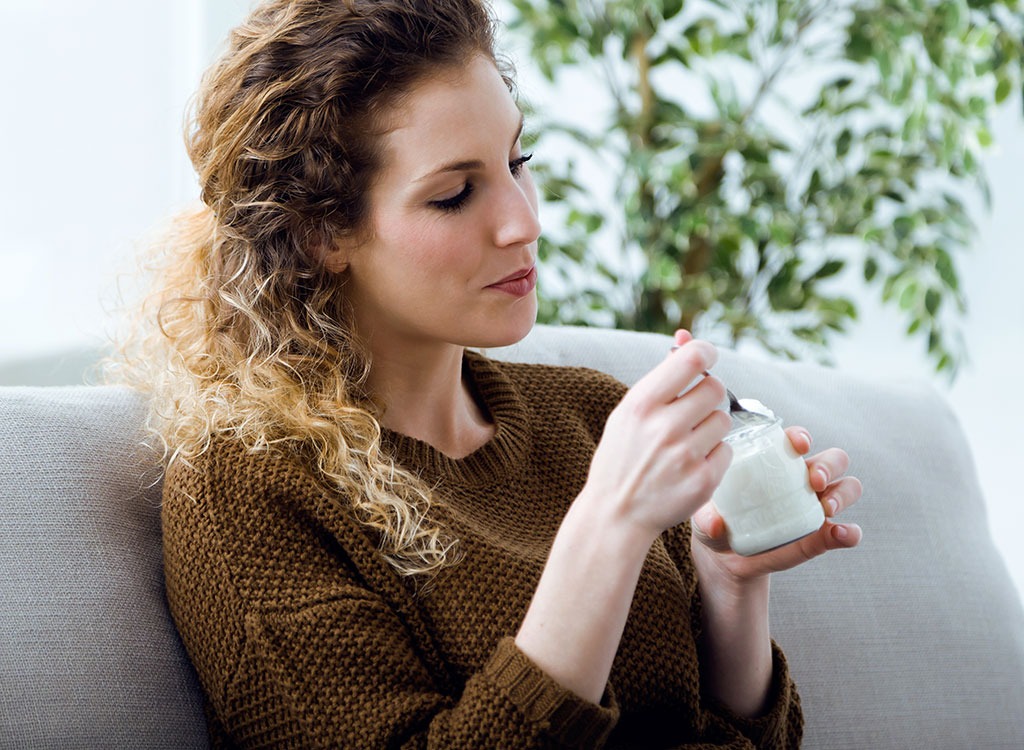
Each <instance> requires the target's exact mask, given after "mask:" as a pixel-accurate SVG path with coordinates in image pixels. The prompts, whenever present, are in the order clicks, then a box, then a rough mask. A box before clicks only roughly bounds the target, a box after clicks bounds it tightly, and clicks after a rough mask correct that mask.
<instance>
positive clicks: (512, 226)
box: [495, 172, 540, 247]
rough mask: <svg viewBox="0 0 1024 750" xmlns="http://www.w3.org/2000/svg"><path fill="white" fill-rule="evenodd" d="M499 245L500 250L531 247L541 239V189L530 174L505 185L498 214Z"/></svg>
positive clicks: (525, 174)
mask: <svg viewBox="0 0 1024 750" xmlns="http://www.w3.org/2000/svg"><path fill="white" fill-rule="evenodd" d="M495 221H496V229H495V243H496V244H497V245H498V247H512V246H522V245H529V244H530V243H532V242H536V241H537V238H538V237H540V219H539V218H538V215H537V189H536V188H535V187H534V184H533V178H532V177H530V173H529V172H526V173H524V174H523V175H521V176H520V177H519V178H518V179H517V178H516V177H514V176H513V175H511V174H510V175H509V177H508V180H506V181H503V183H502V190H501V192H500V194H499V196H498V205H497V208H496V210H495Z"/></svg>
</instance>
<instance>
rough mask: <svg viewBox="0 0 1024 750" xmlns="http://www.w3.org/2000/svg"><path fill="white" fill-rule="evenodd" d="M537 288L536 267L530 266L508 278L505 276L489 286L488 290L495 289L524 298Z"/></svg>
mask: <svg viewBox="0 0 1024 750" xmlns="http://www.w3.org/2000/svg"><path fill="white" fill-rule="evenodd" d="M536 286H537V267H536V266H530V267H529V268H523V269H520V270H519V271H516V272H515V273H513V274H511V275H510V276H506V277H505V278H504V279H502V280H501V281H499V282H497V283H496V284H491V285H490V286H488V287H487V288H488V289H495V290H497V291H499V292H504V293H505V294H511V295H512V296H513V297H525V296H526V295H527V294H529V293H530V292H532V291H533V289H534V287H536Z"/></svg>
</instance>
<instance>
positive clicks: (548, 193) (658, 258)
mask: <svg viewBox="0 0 1024 750" xmlns="http://www.w3.org/2000/svg"><path fill="white" fill-rule="evenodd" d="M510 3H511V6H512V8H513V12H514V15H513V18H512V19H511V21H510V24H509V25H510V28H511V30H512V32H513V33H514V34H518V35H519V36H520V38H521V39H523V41H524V42H525V43H526V45H528V49H529V50H530V55H531V56H532V58H533V59H534V61H535V62H536V64H537V65H538V66H539V68H540V70H541V71H542V72H543V73H544V75H545V76H546V77H547V78H548V79H549V80H550V81H551V82H552V83H560V82H561V83H563V84H564V79H565V77H566V76H567V75H570V74H571V75H573V76H576V77H577V78H584V79H586V80H588V81H589V83H587V84H586V85H588V86H589V87H590V88H591V89H592V90H595V91H600V92H603V95H604V96H606V98H607V102H608V106H607V108H606V110H605V111H606V113H607V118H606V119H605V120H604V121H602V122H598V123H580V122H572V121H570V120H566V119H559V120H555V119H553V118H548V119H540V120H539V121H538V122H535V123H534V130H535V132H536V133H537V134H538V135H537V136H536V137H537V138H538V139H539V141H540V144H539V145H541V146H545V145H548V144H556V143H558V142H557V140H556V139H559V138H561V139H562V140H561V142H560V144H561V145H559V146H558V147H557V148H556V147H554V145H553V147H552V148H550V149H549V148H541V149H540V150H539V152H538V157H539V158H538V159H537V160H536V161H539V162H541V164H540V165H539V169H538V172H537V173H538V181H539V183H540V185H541V186H542V189H543V193H544V195H545V200H547V201H549V202H550V203H551V208H550V210H551V211H554V212H556V213H558V215H559V217H560V218H564V221H561V222H558V223H559V225H560V230H559V231H555V232H553V233H551V234H547V235H545V237H544V238H542V243H541V250H540V253H541V260H542V263H543V264H544V266H545V268H546V270H547V271H548V272H549V274H550V273H551V272H553V273H554V274H555V278H556V279H557V280H558V283H555V284H552V285H549V286H550V288H549V289H547V290H545V291H544V296H543V298H542V300H541V316H542V319H543V320H547V321H553V322H555V321H557V322H566V323H582V324H594V323H601V324H612V325H616V326H621V327H629V328H640V329H645V330H656V331H671V330H673V329H675V328H676V327H685V328H689V329H692V330H695V331H696V332H697V333H699V334H700V335H705V336H710V337H711V338H716V339H719V340H721V339H723V338H724V339H725V342H726V343H729V344H732V345H735V344H736V343H738V342H739V341H741V340H744V339H750V340H754V341H757V342H759V343H760V344H761V345H762V346H764V347H765V348H766V349H767V350H769V351H771V352H774V353H776V354H781V355H788V356H798V355H802V354H804V353H807V352H808V351H809V352H811V353H814V354H817V355H818V356H819V357H820V358H822V359H827V351H828V346H829V344H830V342H831V340H832V337H833V336H834V335H836V334H837V333H843V332H845V331H847V330H848V329H849V325H850V324H851V322H852V321H854V320H855V319H856V316H857V310H856V307H855V305H854V303H853V301H852V300H851V298H850V296H849V295H848V294H845V293H844V292H843V289H844V288H846V289H849V285H851V284H866V285H868V286H869V287H872V288H875V289H877V291H878V292H879V293H880V295H881V299H882V300H883V301H884V302H885V303H887V304H892V305H896V306H898V308H899V310H900V311H901V315H902V316H903V318H904V320H905V323H906V326H907V328H906V331H907V334H908V335H909V336H912V337H920V339H922V340H923V341H924V342H926V346H927V352H928V356H929V357H930V359H931V360H932V361H933V363H934V365H935V366H936V368H937V369H938V370H947V371H948V372H949V373H951V374H953V373H955V371H956V368H957V366H958V365H959V364H960V363H961V362H962V360H963V358H964V357H965V354H966V353H965V347H964V344H963V341H962V336H961V335H960V334H959V328H958V325H959V321H960V318H961V316H962V313H963V312H964V310H965V304H966V301H965V299H964V296H963V293H962V290H961V288H960V283H959V274H958V263H959V262H960V259H961V257H962V256H963V255H964V254H965V252H966V251H968V250H969V248H970V246H971V242H972V239H973V235H974V233H975V226H974V223H973V220H972V210H973V209H972V207H973V206H975V205H976V204H977V203H979V198H980V199H981V201H983V202H984V203H985V204H986V205H987V201H988V196H987V184H986V181H985V175H984V173H983V170H982V167H981V162H980V158H979V157H980V154H981V151H982V150H983V149H984V148H985V147H987V146H988V145H990V144H991V142H992V136H991V132H990V121H991V118H992V115H993V113H994V111H995V108H996V107H997V106H999V105H1000V104H1003V103H1004V102H1006V101H1007V100H1008V99H1009V98H1010V96H1011V94H1015V93H1016V92H1017V91H1019V90H1020V87H1021V77H1022V64H1021V60H1022V56H1024V38H1022V35H1024V11H1022V8H1021V3H1020V2H1018V1H1017V0H1007V1H1005V2H981V1H979V0H950V1H947V0H943V1H941V2H939V1H937V0H887V1H886V0H874V1H871V0H778V1H777V2H763V1H761V0H700V1H699V2H697V1H693V0H691V2H687V3H686V4H685V6H684V3H683V2H682V0H648V1H647V2H625V1H624V0H510ZM574 146H575V147H582V148H575V149H574ZM556 152H558V153H562V152H566V153H569V154H570V156H569V157H567V158H563V159H562V160H561V161H557V160H556V159H555V158H554V157H553V156H552V155H553V154H554V153H556ZM588 159H589V160H595V161H594V164H596V165H597V166H596V167H595V166H594V164H591V166H590V167H589V168H590V169H591V170H596V169H599V170H600V172H601V174H602V175H604V178H603V179H604V181H605V182H607V183H608V185H610V186H611V188H610V189H609V191H607V194H606V195H605V196H604V197H603V198H602V196H601V195H600V191H595V190H594V189H593V188H594V185H595V183H599V182H601V181H602V180H601V179H597V180H594V179H588V178H585V177H584V176H583V175H585V174H586V169H587V164H586V162H587V160H588ZM602 247H604V248H605V251H604V252H602V251H601V248H602ZM609 249H610V250H609Z"/></svg>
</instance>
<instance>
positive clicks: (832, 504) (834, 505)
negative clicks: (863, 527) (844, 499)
mask: <svg viewBox="0 0 1024 750" xmlns="http://www.w3.org/2000/svg"><path fill="white" fill-rule="evenodd" d="M825 504H826V505H827V506H828V514H829V515H830V516H834V515H835V514H836V513H838V512H839V501H838V500H836V499H835V498H834V497H830V498H829V499H828V500H826V501H825Z"/></svg>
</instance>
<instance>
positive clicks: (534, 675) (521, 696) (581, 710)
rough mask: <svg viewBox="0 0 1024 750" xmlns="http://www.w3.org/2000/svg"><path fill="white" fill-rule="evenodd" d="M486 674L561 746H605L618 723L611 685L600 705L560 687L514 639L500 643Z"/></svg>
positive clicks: (485, 668)
mask: <svg viewBox="0 0 1024 750" xmlns="http://www.w3.org/2000/svg"><path fill="white" fill-rule="evenodd" d="M483 674H484V675H485V676H486V677H487V679H489V680H491V681H492V682H493V683H494V684H495V685H496V686H497V688H498V690H500V691H501V692H502V693H503V694H504V695H505V696H507V697H508V699H509V700H510V701H511V702H512V703H513V704H514V705H516V706H517V707H518V708H519V709H520V710H521V711H522V712H523V714H524V716H525V717H526V719H527V720H528V721H530V722H533V723H536V724H538V725H540V726H542V727H544V728H545V729H546V730H547V731H548V732H549V733H550V735H551V736H552V737H553V738H554V739H556V740H557V741H558V743H559V744H560V745H564V746H566V747H581V748H597V747H601V746H602V745H603V744H604V742H605V741H606V740H607V739H608V735H609V734H610V733H611V731H612V729H613V728H614V727H615V724H616V722H617V721H618V718H619V708H618V705H617V703H616V702H615V697H614V695H613V694H612V692H611V687H610V686H609V687H608V688H607V689H606V690H605V694H604V696H603V697H602V698H601V703H600V705H599V704H596V703H591V702H590V701H588V700H585V699H584V698H581V697H580V696H578V695H576V694H575V693H574V692H572V691H571V690H569V689H567V688H565V687H563V686H562V685H560V684H558V682H556V681H555V680H554V679H552V678H551V677H550V676H549V675H548V674H547V673H546V672H544V671H543V670H542V669H541V668H540V667H538V666H537V665H536V664H534V663H533V662H532V661H531V660H530V658H529V657H528V656H526V655H525V654H524V653H523V652H522V651H520V650H519V648H518V647H517V646H516V645H515V640H514V639H512V638H511V637H505V638H502V639H501V641H499V643H498V646H497V648H496V649H495V652H494V655H493V656H491V659H490V661H489V662H488V663H487V665H486V666H485V667H484V669H483Z"/></svg>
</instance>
